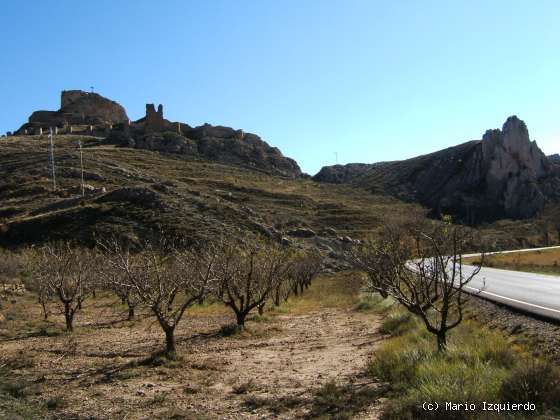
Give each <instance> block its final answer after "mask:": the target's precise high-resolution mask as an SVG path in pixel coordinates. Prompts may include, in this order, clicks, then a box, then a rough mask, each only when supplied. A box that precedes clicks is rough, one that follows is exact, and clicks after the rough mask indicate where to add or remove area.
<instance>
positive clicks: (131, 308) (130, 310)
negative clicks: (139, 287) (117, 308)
mask: <svg viewBox="0 0 560 420" xmlns="http://www.w3.org/2000/svg"><path fill="white" fill-rule="evenodd" d="M133 319H134V306H130V305H129V306H128V320H129V321H132V320H133Z"/></svg>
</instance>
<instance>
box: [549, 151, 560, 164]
mask: <svg viewBox="0 0 560 420" xmlns="http://www.w3.org/2000/svg"><path fill="white" fill-rule="evenodd" d="M548 160H550V161H551V162H554V163H559V164H560V154H558V153H555V154H554V155H550V156H549V157H548Z"/></svg>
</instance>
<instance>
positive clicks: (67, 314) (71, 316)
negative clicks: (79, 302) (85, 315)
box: [64, 303, 74, 331]
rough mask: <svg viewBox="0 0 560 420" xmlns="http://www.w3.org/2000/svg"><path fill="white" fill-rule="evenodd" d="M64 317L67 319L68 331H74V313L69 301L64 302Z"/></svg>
mask: <svg viewBox="0 0 560 420" xmlns="http://www.w3.org/2000/svg"><path fill="white" fill-rule="evenodd" d="M64 319H65V321H66V331H74V325H73V321H74V313H73V312H72V308H71V307H70V304H69V303H65V304H64Z"/></svg>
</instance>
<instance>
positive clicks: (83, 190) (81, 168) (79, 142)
mask: <svg viewBox="0 0 560 420" xmlns="http://www.w3.org/2000/svg"><path fill="white" fill-rule="evenodd" d="M78 148H79V149H80V171H81V173H82V197H84V196H85V195H86V192H85V188H84V157H83V153H82V141H81V140H78Z"/></svg>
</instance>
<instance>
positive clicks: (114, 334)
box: [0, 285, 382, 419]
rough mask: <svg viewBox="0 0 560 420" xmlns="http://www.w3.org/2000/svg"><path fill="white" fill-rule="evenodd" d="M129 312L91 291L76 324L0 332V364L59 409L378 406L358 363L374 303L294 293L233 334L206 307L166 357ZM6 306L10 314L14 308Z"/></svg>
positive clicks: (319, 414)
mask: <svg viewBox="0 0 560 420" xmlns="http://www.w3.org/2000/svg"><path fill="white" fill-rule="evenodd" d="M313 287H315V288H316V289H321V286H320V285H318V286H317V285H314V286H313ZM20 301H21V299H20ZM344 302H346V301H344ZM344 302H343V303H344ZM15 305H17V303H14V307H15ZM18 308H20V309H21V302H20V306H19V307H18ZM39 309H40V308H39V306H38V305H33V306H29V307H28V308H27V311H28V312H27V313H26V318H28V319H37V318H40V312H39ZM125 312H126V310H125V309H124V308H123V307H121V306H119V304H118V301H117V300H116V299H115V298H109V297H107V298H105V299H98V300H94V301H90V302H89V303H88V305H87V306H86V307H85V308H84V311H83V312H82V313H79V314H78V315H77V317H78V318H79V321H78V328H77V330H76V332H75V333H74V334H72V335H68V334H62V333H60V332H57V330H53V329H49V328H45V327H44V325H43V327H42V329H41V328H40V329H39V330H40V331H42V332H41V333H39V334H37V332H36V331H34V332H32V331H31V330H30V332H26V330H25V329H24V328H19V330H20V332H19V333H18V334H17V335H16V336H14V337H11V338H6V336H4V337H1V338H0V350H1V353H0V366H2V365H4V366H8V367H10V369H11V371H12V372H13V373H14V374H17V375H19V376H21V377H24V378H26V379H27V380H29V381H30V383H33V384H35V386H36V387H37V389H38V391H37V393H36V395H34V396H33V397H31V399H32V400H33V399H34V400H35V401H37V402H38V403H40V404H46V406H48V407H49V411H48V412H49V415H51V416H52V417H54V418H60V417H63V418H90V419H93V418H95V419H105V418H107V419H151V418H177V419H180V418H184V419H191V418H192V419H245V418H246V419H265V418H266V419H268V418H282V419H292V418H360V419H374V418H377V416H378V413H379V406H380V403H379V401H376V400H377V398H376V395H377V394H378V390H379V389H380V386H379V385H377V384H375V383H374V382H373V381H372V379H371V378H370V377H368V376H367V375H366V374H365V369H366V365H367V362H368V360H369V358H370V357H371V355H372V353H373V352H374V350H375V347H376V343H377V342H378V341H379V340H380V339H382V336H381V335H380V334H379V333H378V332H377V327H378V322H379V320H378V318H377V316H376V315H373V314H369V313H367V312H359V311H356V310H353V309H352V308H351V307H347V306H345V305H342V304H341V305H333V306H331V307H324V306H319V307H314V306H313V305H307V306H306V305H299V306H298V305H297V304H296V305H292V306H291V307H288V308H287V309H285V310H284V311H282V312H271V313H267V314H265V316H263V317H255V318H254V319H253V320H252V321H251V322H249V323H248V331H245V332H243V333H241V334H233V335H229V336H228V335H227V329H224V328H223V326H224V325H228V324H230V323H231V322H232V321H233V318H232V317H231V315H230V314H229V312H227V310H226V309H225V308H223V307H219V308H214V307H211V308H206V309H202V310H198V311H195V312H193V313H192V314H188V315H187V318H185V319H184V321H182V322H181V324H179V327H178V331H177V338H178V354H179V356H180V358H179V360H178V361H167V360H164V359H161V358H157V357H155V358H154V357H151V356H152V355H153V354H154V353H155V352H157V350H158V349H159V348H161V346H162V344H163V336H162V333H161V331H160V329H159V327H158V325H156V324H155V323H154V321H153V319H152V318H151V317H149V316H148V313H147V312H143V313H141V314H140V318H141V319H140V320H138V321H135V322H132V323H131V322H128V321H123V319H124V318H125ZM8 318H12V319H14V321H13V322H16V321H17V316H15V315H13V314H12V315H10V314H9V311H8ZM55 319H56V320H57V324H60V320H59V319H58V317H56V318H55ZM22 322H23V321H22ZM12 327H14V325H12ZM34 328H35V330H36V329H37V327H34ZM4 332H5V331H4ZM0 333H2V330H1V327H0ZM58 334H60V335H58Z"/></svg>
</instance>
